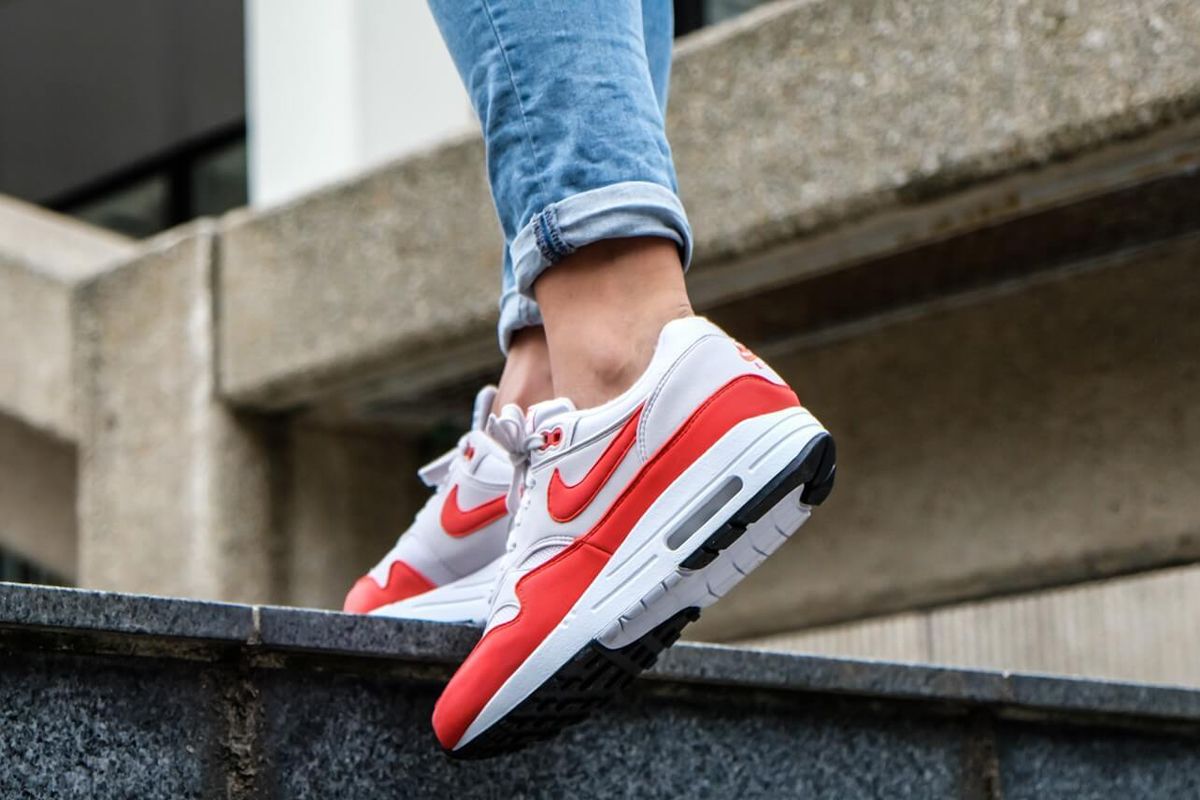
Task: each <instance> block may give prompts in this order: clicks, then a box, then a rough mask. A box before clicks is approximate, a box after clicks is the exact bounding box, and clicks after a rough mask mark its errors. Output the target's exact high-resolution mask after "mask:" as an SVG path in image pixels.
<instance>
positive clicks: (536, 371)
mask: <svg viewBox="0 0 1200 800" xmlns="http://www.w3.org/2000/svg"><path fill="white" fill-rule="evenodd" d="M552 397H554V381H553V380H552V377H551V374H550V354H549V350H548V347H547V343H546V329H545V328H543V327H542V326H540V325H538V326H535V327H530V328H521V329H520V330H517V331H515V332H514V333H513V337H512V341H510V342H509V346H508V358H507V359H506V360H505V362H504V372H502V373H501V374H500V381H499V383H498V385H497V387H496V399H495V401H494V402H493V409H492V410H493V411H499V410H500V409H501V408H503V407H504V406H506V405H508V404H509V403H512V404H514V405H516V406H518V407H519V408H522V409H524V408H529V406H531V405H533V404H534V403H540V402H542V401H543V400H549V399H551V398H552Z"/></svg>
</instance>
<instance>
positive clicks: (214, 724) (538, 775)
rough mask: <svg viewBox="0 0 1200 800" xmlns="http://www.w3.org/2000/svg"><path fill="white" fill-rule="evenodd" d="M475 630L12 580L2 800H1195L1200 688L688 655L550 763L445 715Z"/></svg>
mask: <svg viewBox="0 0 1200 800" xmlns="http://www.w3.org/2000/svg"><path fill="white" fill-rule="evenodd" d="M474 635H475V634H474V632H473V631H470V630H468V629H465V628H459V627H454V626H441V625H434V624H418V623H401V622H397V621H394V620H378V619H368V618H359V617H352V616H347V615H342V614H333V613H322V612H312V611H303V610H297V609H273V608H269V607H256V606H234V605H224V604H213V603H198V602H194V601H183V600H169V599H162V598H150V597H134V596H127V595H108V594H103V593H96V592H81V591H72V590H52V589H44V588H37V587H23V586H15V585H11V584H9V585H0V652H2V653H3V658H0V690H2V691H3V694H4V698H5V701H6V702H5V703H4V704H3V706H2V710H0V721H3V724H2V725H0V749H2V750H3V752H5V753H6V754H8V756H7V758H8V761H7V764H6V769H5V770H4V771H3V773H0V792H4V793H7V794H13V793H16V794H20V793H21V792H30V791H32V792H34V793H35V794H39V795H42V796H55V797H90V796H95V795H96V794H97V793H100V794H108V795H119V796H138V797H146V798H157V797H180V796H190V797H204V798H208V797H213V798H215V797H222V798H235V800H236V799H240V798H275V797H280V798H282V797H288V798H304V797H330V796H338V797H347V798H357V797H379V796H381V795H390V794H396V793H402V794H404V795H405V796H411V797H425V796H429V797H444V796H447V795H448V794H455V795H459V796H476V795H480V794H481V793H483V794H487V795H488V796H506V795H520V796H532V797H556V796H559V797H561V796H564V795H569V796H572V797H609V796H614V795H617V796H631V795H632V796H639V797H678V796H681V795H694V794H709V795H712V796H731V795H733V794H737V795H738V796H745V797H760V796H763V797H777V796H781V795H788V796H791V795H797V794H799V795H803V796H806V797H816V798H839V799H841V798H857V797H881V796H882V797H903V796H912V797H948V798H964V800H966V799H967V798H979V797H987V798H991V799H992V800H1003V799H1004V798H1023V797H1040V798H1059V797H1063V798H1066V797H1073V798H1075V797H1079V796H1080V795H1081V793H1082V794H1083V795H1084V796H1087V793H1088V792H1091V793H1092V795H1093V796H1097V797H1101V796H1121V797H1125V796H1137V797H1142V798H1159V797H1161V798H1175V797H1183V796H1190V795H1189V793H1190V792H1192V791H1193V790H1194V789H1195V788H1196V785H1197V784H1196V776H1197V775H1198V774H1200V773H1198V769H1200V756H1198V755H1197V754H1198V753H1200V748H1198V747H1197V746H1196V745H1197V741H1198V740H1200V693H1198V692H1193V691H1187V690H1181V689H1170V688H1164V687H1152V686H1143V685H1132V684H1130V685H1123V684H1106V683H1096V682H1088V681H1074V680H1063V679H1053V678H1041V677H1034V676H1021V675H1006V674H1001V673H988V672H970V671H961V670H947V669H937V668H929V667H918V666H905V665H895V664H885V663H878V662H876V663H872V662H853V661H843V660H833V659H822V658H810V657H801V656H795V655H784V654H769V653H756V652H751V651H745V650H737V649H732V648H721V647H712V646H696V645H680V646H677V647H676V648H675V649H673V651H671V652H670V655H669V656H668V657H666V658H664V659H663V662H662V664H661V665H660V666H659V667H658V668H657V669H656V670H655V671H654V672H653V673H651V674H650V675H649V676H648V679H647V680H643V681H639V682H638V683H637V685H636V686H635V687H634V689H633V690H632V691H631V692H630V693H628V694H627V695H626V696H625V697H624V698H623V699H622V700H620V701H619V702H617V703H615V704H614V705H613V706H612V707H610V708H609V709H608V710H606V711H605V712H604V713H602V714H600V715H598V716H597V717H595V718H593V719H592V720H590V721H589V722H587V723H585V724H584V725H582V726H579V727H577V728H575V729H572V730H571V731H569V732H567V733H566V734H565V735H564V736H562V737H560V738H559V739H557V740H556V741H554V742H551V743H549V744H547V745H545V746H543V747H540V748H538V749H536V750H532V751H528V752H526V753H521V754H518V755H515V756H510V757H506V758H503V759H499V760H494V761H488V762H476V763H467V764H459V763H453V762H450V761H448V760H447V759H445V758H444V757H443V756H441V755H440V753H438V752H437V750H436V748H435V744H434V741H433V738H432V735H431V734H430V733H429V731H428V717H429V713H430V711H431V709H432V704H433V701H434V699H435V698H436V696H437V693H438V691H439V686H440V684H441V682H442V681H444V680H445V678H446V676H447V675H448V674H449V665H451V664H453V663H454V662H455V661H456V660H457V659H459V658H461V656H462V655H463V654H464V653H465V652H466V650H467V649H468V648H469V647H470V644H471V640H472V638H473V636H474Z"/></svg>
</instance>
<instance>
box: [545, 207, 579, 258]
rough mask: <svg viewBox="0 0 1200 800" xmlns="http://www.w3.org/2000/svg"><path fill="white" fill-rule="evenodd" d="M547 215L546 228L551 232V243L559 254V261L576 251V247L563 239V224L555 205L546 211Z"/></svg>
mask: <svg viewBox="0 0 1200 800" xmlns="http://www.w3.org/2000/svg"><path fill="white" fill-rule="evenodd" d="M542 213H543V214H544V215H545V217H546V229H547V231H548V232H549V233H550V245H551V246H552V247H553V248H554V251H555V252H556V253H557V254H558V259H557V260H558V261H561V260H563V259H564V258H566V257H567V256H569V255H571V253H574V252H575V248H574V247H571V245H569V244H567V243H566V242H565V241H563V238H562V226H561V225H559V224H558V211H557V210H556V209H555V208H554V206H549V207H547V208H546V210H545V211H544V212H542Z"/></svg>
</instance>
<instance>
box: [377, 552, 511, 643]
mask: <svg viewBox="0 0 1200 800" xmlns="http://www.w3.org/2000/svg"><path fill="white" fill-rule="evenodd" d="M502 560H503V559H502V558H497V559H496V560H495V561H492V562H491V563H490V564H488V565H487V566H485V567H483V568H481V569H479V570H477V571H476V572H472V573H471V574H470V575H466V576H464V577H462V578H459V579H458V580H456V581H451V582H450V583H447V584H444V585H442V586H438V587H437V588H435V589H430V590H429V591H428V592H422V593H421V594H418V595H415V596H414V597H409V598H406V599H404V600H400V601H398V602H395V603H389V604H388V605H386V606H380V607H379V608H377V609H375V610H373V611H371V612H370V614H371V616H375V617H397V618H402V619H420V620H428V621H430V622H465V623H470V624H472V625H478V626H480V627H482V626H483V623H484V621H485V620H486V619H487V615H488V600H489V599H490V598H491V594H492V586H493V585H494V584H495V583H496V576H497V575H498V574H499V573H500V562H501V561H502Z"/></svg>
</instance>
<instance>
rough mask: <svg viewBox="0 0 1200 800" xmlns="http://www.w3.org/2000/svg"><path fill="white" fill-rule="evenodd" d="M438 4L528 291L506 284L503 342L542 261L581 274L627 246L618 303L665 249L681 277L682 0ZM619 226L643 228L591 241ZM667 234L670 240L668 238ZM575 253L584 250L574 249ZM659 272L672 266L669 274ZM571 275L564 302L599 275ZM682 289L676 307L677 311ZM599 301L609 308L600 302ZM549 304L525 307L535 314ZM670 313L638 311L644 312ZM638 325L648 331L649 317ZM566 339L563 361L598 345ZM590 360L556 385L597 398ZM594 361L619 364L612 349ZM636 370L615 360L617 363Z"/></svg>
mask: <svg viewBox="0 0 1200 800" xmlns="http://www.w3.org/2000/svg"><path fill="white" fill-rule="evenodd" d="M430 5H431V7H432V9H433V11H434V15H435V17H436V18H437V21H438V24H439V26H440V27H441V30H442V33H443V35H444V37H445V39H446V42H447V45H448V46H449V48H450V51H451V54H452V55H453V56H454V59H455V62H456V64H457V65H458V68H459V71H460V73H461V75H462V77H463V81H464V83H465V84H466V86H467V89H468V91H469V92H470V95H471V98H472V101H473V103H474V105H475V108H476V111H477V113H478V115H479V118H480V122H481V124H482V126H483V130H484V135H485V139H486V142H487V150H488V171H489V178H490V180H491V185H492V192H493V197H494V199H495V202H496V208H497V212H498V214H499V216H500V221H501V227H502V229H503V231H504V234H505V237H506V239H508V240H509V241H511V243H512V244H511V247H510V255H511V261H512V265H513V273H512V275H513V280H512V289H513V290H515V291H512V292H510V293H506V304H507V306H508V307H507V308H506V309H505V313H504V317H505V319H502V325H501V339H502V346H503V345H506V344H507V341H506V339H507V337H509V336H511V334H512V331H513V330H516V329H517V327H516V326H514V324H513V322H514V321H515V320H519V319H520V318H521V316H522V314H521V313H518V312H520V311H522V309H521V308H520V305H521V302H520V299H521V298H523V299H524V300H526V301H530V302H531V301H532V300H533V299H534V290H533V285H534V282H535V281H536V280H537V279H538V277H539V276H540V275H541V274H542V272H543V271H545V270H546V269H547V268H548V267H550V266H552V265H556V264H559V263H561V262H563V261H564V260H567V259H571V260H572V262H573V263H577V264H578V265H579V266H580V268H578V269H575V270H570V271H569V273H570V274H572V275H573V274H576V273H580V272H586V271H588V270H589V269H591V268H594V269H596V270H606V268H607V266H608V262H609V261H610V260H611V259H609V258H604V257H600V258H597V254H604V253H610V252H613V251H614V250H615V251H617V252H620V254H621V258H620V259H619V260H620V262H621V263H620V265H619V267H618V268H617V269H615V270H614V271H612V272H611V275H610V276H609V277H608V278H607V279H605V280H604V286H605V289H606V291H605V294H604V297H605V298H607V300H608V307H609V308H614V305H613V303H614V302H615V303H622V302H624V299H625V298H627V297H629V296H633V295H634V294H637V293H638V292H639V288H638V284H639V283H640V282H642V281H643V280H645V279H646V278H647V277H648V275H649V273H650V272H652V271H659V270H661V269H662V265H663V264H666V263H670V264H671V265H672V266H671V267H670V268H671V269H673V270H674V272H675V273H676V275H675V278H676V279H677V284H678V287H682V278H681V277H680V274H681V268H682V267H683V265H684V264H685V263H686V261H687V258H688V254H689V252H690V247H691V232H690V229H689V228H688V224H687V220H686V216H685V215H684V212H683V208H682V205H681V204H680V202H679V200H678V197H677V196H676V194H675V186H676V181H675V172H674V166H673V164H672V162H671V157H670V150H669V147H668V146H667V142H666V137H665V135H664V132H663V116H662V114H663V112H662V109H663V106H664V105H665V101H666V85H667V73H668V69H669V63H670V41H671V28H672V25H671V4H670V3H669V2H668V1H667V0H646V3H645V4H644V5H643V4H642V3H639V2H636V0H603V1H602V0H574V1H573V2H569V3H561V2H554V3H550V2H537V1H536V0H530V1H529V2H519V3H518V2H504V1H502V0H480V1H479V2H478V3H459V2H451V0H431V3H430ZM614 239H642V240H644V241H643V242H642V243H634V244H631V243H628V242H626V243H623V244H621V245H612V246H608V245H605V246H603V247H602V248H601V249H600V250H599V251H597V252H596V253H591V254H589V253H583V252H582V251H583V250H585V249H586V248H588V246H589V245H593V244H594V243H597V242H606V241H608V240H614ZM657 239H662V240H665V241H667V242H670V243H671V246H669V247H663V246H661V244H660V243H658V242H657V241H655V240H657ZM643 244H648V249H645V248H643ZM668 250H674V253H672V254H668V253H667V251H668ZM575 254H580V255H581V256H582V257H581V258H578V259H572V256H573V255H575ZM643 256H644V257H643ZM631 270H632V271H633V272H635V273H637V274H638V275H639V281H636V282H633V283H626V285H625V291H624V292H618V291H617V289H618V287H619V285H620V281H621V279H622V276H624V277H628V275H629V272H630V271H631ZM652 282H653V283H654V284H656V285H657V284H659V283H662V284H667V283H668V282H669V280H668V279H667V278H666V277H665V276H662V277H660V278H655V279H652ZM566 283H567V284H568V287H567V288H568V289H569V291H567V292H565V293H563V292H555V291H553V289H551V290H549V295H548V296H549V298H550V302H551V303H552V304H554V303H556V302H557V300H556V298H558V297H560V296H564V295H565V296H576V297H577V296H579V294H580V293H581V292H586V291H588V289H589V286H588V285H587V284H577V283H573V282H571V281H569V280H568V281H566ZM593 288H594V287H593ZM677 294H678V291H673V292H672V295H673V296H674V295H677ZM509 296H513V297H514V299H511V300H510V299H508V298H509ZM674 300H677V298H674ZM674 300H673V301H672V308H673V309H675V311H672V312H671V313H672V314H673V315H677V309H678V303H677V302H675V301H674ZM592 306H593V307H594V308H595V310H596V311H598V312H600V311H601V307H600V305H599V304H592ZM647 308H650V309H654V308H657V304H648V306H647ZM536 310H537V309H536V307H531V308H526V309H524V311H525V312H526V313H529V314H533V313H536ZM558 311H559V313H557V314H556V315H555V316H556V319H559V320H563V319H567V318H569V317H568V314H569V310H568V309H567V308H566V307H565V306H562V307H560V308H559V309H558ZM595 316H596V319H595V320H594V323H595V324H594V325H592V328H593V329H594V330H596V331H597V332H599V331H612V332H614V333H615V332H616V331H617V330H619V327H618V326H619V325H620V324H621V321H622V319H624V320H628V319H630V318H631V316H632V315H631V314H625V315H624V316H623V317H617V316H610V317H605V316H604V315H603V314H602V313H599V314H597V315H595ZM659 316H661V314H656V313H646V314H642V313H640V312H639V313H638V314H637V318H638V319H639V320H651V319H656V318H657V317H659ZM669 318H671V316H670V315H668V316H667V317H665V318H663V320H661V321H665V319H669ZM661 321H660V322H659V327H661ZM556 327H557V328H559V329H560V331H561V329H562V326H561V325H551V327H550V328H549V329H548V332H547V338H548V340H550V341H549V347H550V350H551V352H553V350H554V349H555V342H554V341H553V340H554V339H555V338H560V339H564V344H566V340H567V339H568V338H569V339H576V338H578V337H576V336H574V335H572V336H570V337H568V336H567V335H566V334H565V333H563V334H562V335H560V336H558V337H555V335H554V333H553V330H554V329H555V328H556ZM646 327H650V326H649V323H647V325H646ZM637 335H638V337H639V339H640V338H642V337H640V331H639V333H638V334H637ZM651 343H652V339H651ZM624 346H625V345H624V344H623V345H622V347H624ZM640 349H644V348H640ZM560 350H561V352H560V353H559V357H558V358H553V357H552V363H553V362H558V363H567V362H568V361H574V359H576V358H585V359H586V357H587V355H588V354H587V353H586V352H580V353H576V352H575V351H573V350H571V349H570V348H561V349H560ZM599 355H601V356H607V355H609V354H608V353H607V352H606V351H601V353H600V354H599ZM580 366H581V369H579V370H570V371H569V374H568V375H567V376H565V377H566V380H565V381H557V382H556V385H555V389H556V391H559V392H561V393H566V394H568V395H570V396H573V397H575V398H576V400H577V401H578V402H591V401H592V400H593V399H595V398H596V397H597V396H598V395H597V394H596V391H595V389H596V388H597V387H592V388H589V387H587V386H583V385H579V384H577V382H576V381H575V380H573V379H572V378H571V377H570V374H571V373H575V372H583V371H585V370H590V369H591V367H592V362H591V361H590V360H584V361H582V362H581V364H580ZM594 366H595V367H596V369H598V370H601V371H606V372H609V373H613V372H614V371H613V370H612V369H611V368H605V367H604V365H603V364H602V363H597V364H595V365H594ZM643 366H644V365H643ZM625 371H626V370H624V369H618V370H616V371H615V373H614V377H616V378H619V377H620V376H621V375H623V374H624V372H625ZM604 385H605V386H607V385H609V383H607V382H606V383H605V384H604Z"/></svg>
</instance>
